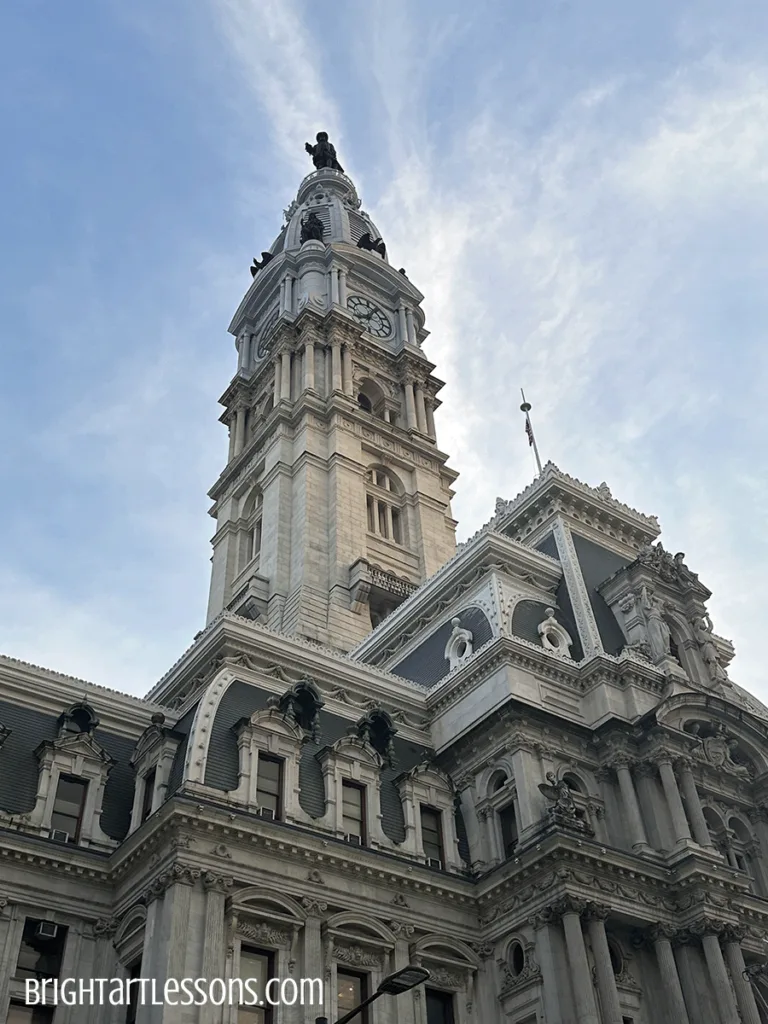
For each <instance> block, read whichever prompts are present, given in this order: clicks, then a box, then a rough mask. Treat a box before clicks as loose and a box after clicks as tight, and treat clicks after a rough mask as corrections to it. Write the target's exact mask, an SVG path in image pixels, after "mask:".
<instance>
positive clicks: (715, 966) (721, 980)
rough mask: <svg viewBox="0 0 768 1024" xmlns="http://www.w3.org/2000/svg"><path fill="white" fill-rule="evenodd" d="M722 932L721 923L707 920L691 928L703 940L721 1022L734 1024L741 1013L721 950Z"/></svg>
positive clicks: (702, 943) (722, 1023) (702, 944)
mask: <svg viewBox="0 0 768 1024" xmlns="http://www.w3.org/2000/svg"><path fill="white" fill-rule="evenodd" d="M722 930H723V926H722V925H721V924H720V923H719V922H717V921H710V920H707V919H705V920H702V921H699V922H697V923H696V924H695V925H694V926H693V927H692V928H691V932H692V933H693V934H694V935H698V936H699V938H700V939H701V948H702V949H703V950H704V958H705V959H706V961H707V969H708V970H709V978H710V982H711V984H712V988H713V990H714V993H715V1003H716V1004H717V1012H718V1013H719V1015H720V1022H721V1024H732V1022H736V1021H738V1019H739V1011H738V1009H737V1007H736V1000H735V998H734V993H733V989H732V987H731V980H730V978H729V976H728V970H727V968H726V966H725V960H724V958H723V951H722V949H721V948H720V939H719V935H720V932H721V931H722Z"/></svg>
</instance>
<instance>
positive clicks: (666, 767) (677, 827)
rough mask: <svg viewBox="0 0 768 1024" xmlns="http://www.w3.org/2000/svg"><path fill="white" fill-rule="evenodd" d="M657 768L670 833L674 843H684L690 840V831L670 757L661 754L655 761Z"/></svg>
mask: <svg viewBox="0 0 768 1024" xmlns="http://www.w3.org/2000/svg"><path fill="white" fill-rule="evenodd" d="M655 763H656V764H657V765H658V768H659V776H660V777H661V785H662V787H663V789H664V796H665V797H666V800H667V806H668V807H669V813H670V816H671V818H672V831H673V833H674V837H675V842H676V843H684V842H685V841H686V839H690V838H691V830H690V828H689V827H688V819H687V818H686V816H685V808H684V807H683V801H682V800H681V799H680V790H679V789H678V786H677V778H676V777H675V770H674V768H673V767H672V756H671V755H669V754H661V755H659V756H658V757H657V758H656V759H655Z"/></svg>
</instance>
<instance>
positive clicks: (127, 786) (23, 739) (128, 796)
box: [0, 701, 136, 839]
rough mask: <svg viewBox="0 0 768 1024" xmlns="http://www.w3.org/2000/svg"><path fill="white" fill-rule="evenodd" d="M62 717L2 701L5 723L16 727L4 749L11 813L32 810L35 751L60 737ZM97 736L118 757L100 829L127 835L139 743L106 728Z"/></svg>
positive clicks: (4, 803) (0, 783)
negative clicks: (134, 757)
mask: <svg viewBox="0 0 768 1024" xmlns="http://www.w3.org/2000/svg"><path fill="white" fill-rule="evenodd" d="M61 710H62V712H63V711H64V710H65V709H64V708H63V707H62V709H61ZM96 712H97V714H98V708H96ZM58 718H59V716H58V715H56V714H53V713H51V714H48V713H45V712H42V711H35V710H34V709H33V708H25V707H20V706H19V705H18V704H11V703H10V702H8V701H0V723H2V724H3V725H4V726H5V727H6V728H7V729H10V730H11V734H10V736H8V737H7V738H6V740H5V743H4V744H3V746H2V748H0V807H2V808H3V810H5V811H7V812H8V813H9V814H27V813H28V812H29V811H31V810H32V809H33V807H34V806H35V800H36V797H37V780H38V773H39V767H40V766H39V762H38V760H37V757H36V756H35V750H36V748H37V747H38V746H39V745H40V744H41V743H42V742H43V741H44V740H55V739H56V737H57V735H58ZM93 738H94V740H95V741H96V743H98V744H99V745H100V746H101V747H103V748H104V750H105V751H106V752H107V753H108V754H109V756H110V757H111V758H113V759H114V761H115V764H114V765H113V767H112V770H111V771H110V773H109V776H108V777H107V785H106V787H105V789H104V803H103V808H102V813H101V827H102V829H103V830H104V832H106V834H107V835H108V836H110V837H111V838H112V839H123V838H124V837H125V836H126V834H127V832H128V827H129V825H130V821H131V808H132V807H133V789H134V772H133V769H132V768H131V765H130V759H131V754H132V753H133V750H134V747H135V746H136V744H135V742H134V741H133V740H130V739H126V738H125V737H123V736H114V735H113V734H111V733H107V732H104V731H103V730H101V729H96V730H95V731H94V734H93Z"/></svg>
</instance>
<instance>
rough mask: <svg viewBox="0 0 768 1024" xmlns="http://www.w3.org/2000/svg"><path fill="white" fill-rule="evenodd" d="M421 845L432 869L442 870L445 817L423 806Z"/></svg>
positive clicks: (431, 808)
mask: <svg viewBox="0 0 768 1024" xmlns="http://www.w3.org/2000/svg"><path fill="white" fill-rule="evenodd" d="M421 845H422V847H423V849H424V856H425V857H426V859H427V864H429V866H430V867H435V868H437V867H439V868H442V867H443V865H444V863H445V857H444V853H443V816H442V813H441V812H440V811H437V810H435V808H434V807H425V806H424V805H423V804H422V806H421Z"/></svg>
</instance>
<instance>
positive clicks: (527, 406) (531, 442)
mask: <svg viewBox="0 0 768 1024" xmlns="http://www.w3.org/2000/svg"><path fill="white" fill-rule="evenodd" d="M520 394H521V395H522V396H523V404H522V405H521V406H520V411H521V412H523V413H525V432H526V434H527V435H528V447H529V448H533V454H534V457H535V459H536V468H537V469H538V471H539V476H541V459H540V458H539V446H538V445H537V444H536V438H535V437H534V435H533V426H532V425H531V417H530V416H529V415H528V413H529V412H530V411H531V403H530V402H526V400H525V392H524V391H523V389H522V388H520Z"/></svg>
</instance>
